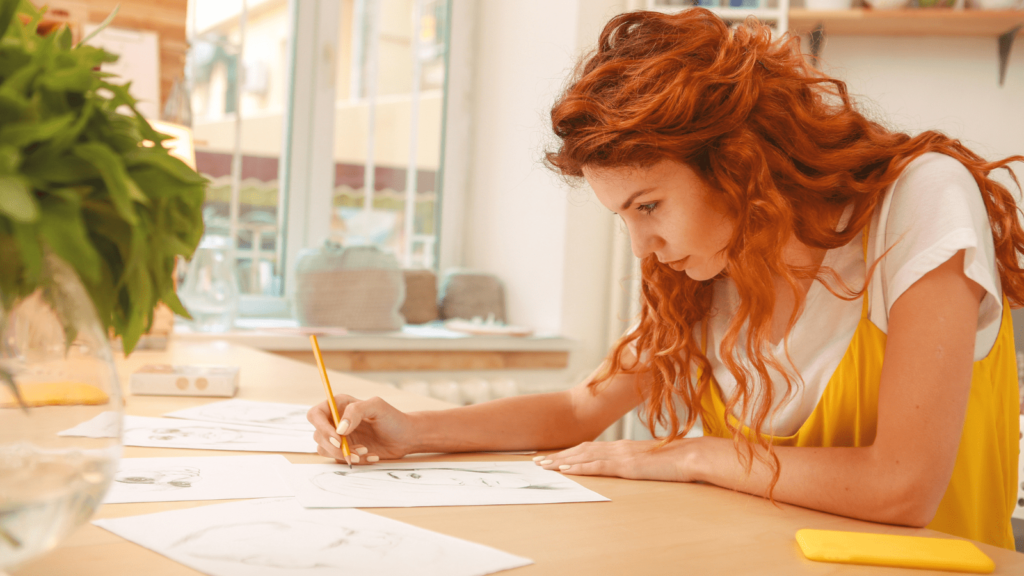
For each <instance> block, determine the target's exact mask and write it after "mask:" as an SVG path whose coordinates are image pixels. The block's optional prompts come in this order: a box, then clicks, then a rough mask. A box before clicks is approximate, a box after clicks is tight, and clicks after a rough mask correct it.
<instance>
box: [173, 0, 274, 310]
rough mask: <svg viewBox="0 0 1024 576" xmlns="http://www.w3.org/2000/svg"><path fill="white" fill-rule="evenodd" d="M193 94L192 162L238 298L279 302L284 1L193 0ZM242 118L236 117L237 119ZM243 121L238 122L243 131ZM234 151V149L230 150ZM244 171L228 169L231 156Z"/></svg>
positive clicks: (210, 227) (208, 223)
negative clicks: (226, 248) (231, 261)
mask: <svg viewBox="0 0 1024 576" xmlns="http://www.w3.org/2000/svg"><path fill="white" fill-rule="evenodd" d="M190 8H191V12H190V29H191V47H190V51H189V61H188V64H187V66H186V71H187V74H188V78H189V84H190V87H191V112H192V127H193V130H194V133H195V139H196V165H197V169H198V170H199V172H200V173H202V174H203V175H205V176H206V177H207V178H209V179H210V186H209V189H208V192H207V198H206V205H205V207H204V215H205V219H206V231H207V234H208V235H223V236H230V235H231V231H232V230H231V229H232V213H231V198H232V194H233V191H234V189H235V188H237V194H238V208H237V214H236V222H235V224H234V225H235V227H236V234H235V245H236V247H237V249H236V255H237V264H238V267H237V271H238V282H239V289H240V292H241V293H242V294H257V295H266V296H279V295H280V294H281V284H282V281H281V270H280V269H279V267H278V262H279V261H280V254H281V250H282V249H283V246H282V244H283V237H282V236H281V233H280V231H281V226H280V215H279V212H280V211H279V206H280V201H281V198H280V197H279V190H280V187H279V185H278V179H279V174H280V169H279V162H280V158H281V146H282V125H283V117H284V115H283V110H284V106H285V90H286V84H287V72H288V70H287V66H288V62H289V59H288V53H287V52H288V34H289V33H290V28H289V12H288V2H287V0H248V1H247V4H246V10H245V11H244V17H243V2H242V0H192V2H191V6H190ZM239 118H240V120H239ZM239 122H240V125H239ZM236 144H237V150H236ZM236 153H238V154H239V155H240V159H241V164H240V171H239V172H238V173H235V172H234V171H233V169H232V168H233V164H234V155H235V154H236Z"/></svg>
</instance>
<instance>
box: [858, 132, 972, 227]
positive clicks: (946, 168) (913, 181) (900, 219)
mask: <svg viewBox="0 0 1024 576" xmlns="http://www.w3.org/2000/svg"><path fill="white" fill-rule="evenodd" d="M875 217H876V218H875V223H876V224H877V225H880V226H882V227H883V229H884V230H885V231H887V232H888V234H886V236H887V237H888V238H887V241H886V242H885V243H884V244H885V245H887V246H888V245H891V242H898V241H899V239H900V238H903V237H904V236H905V235H906V234H907V233H911V234H912V233H914V231H915V230H919V231H924V230H928V229H931V230H934V231H935V232H937V233H938V232H939V231H940V229H944V228H945V229H956V228H975V227H977V226H978V225H982V226H984V225H987V215H986V210H985V203H984V200H983V199H982V195H981V189H980V188H979V187H978V183H977V181H975V179H974V175H973V174H972V173H971V171H970V170H968V169H967V167H966V166H964V165H963V163H961V162H960V161H959V160H957V159H956V158H953V157H952V156H947V155H946V154H941V153H938V152H927V153H925V154H922V155H920V156H918V157H917V158H914V159H913V160H911V161H910V162H909V163H908V164H907V165H906V167H905V168H904V169H903V171H902V172H901V173H900V175H899V177H898V178H897V179H896V181H895V182H894V183H893V184H892V185H891V186H890V187H889V189H888V190H886V192H885V195H884V197H883V199H882V202H881V204H880V206H879V208H878V210H877V212H876V215H875ZM946 231H947V232H948V231H949V230H946Z"/></svg>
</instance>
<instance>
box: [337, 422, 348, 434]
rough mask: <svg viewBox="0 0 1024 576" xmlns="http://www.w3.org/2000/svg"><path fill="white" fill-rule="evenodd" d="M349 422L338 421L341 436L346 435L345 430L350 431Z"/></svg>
mask: <svg viewBox="0 0 1024 576" xmlns="http://www.w3.org/2000/svg"><path fill="white" fill-rule="evenodd" d="M348 424H349V422H348V420H342V421H341V422H338V430H337V432H338V435H339V436H344V435H345V432H348Z"/></svg>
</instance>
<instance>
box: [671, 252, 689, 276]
mask: <svg viewBox="0 0 1024 576" xmlns="http://www.w3.org/2000/svg"><path fill="white" fill-rule="evenodd" d="M689 259H690V257H689V256H687V257H686V258H682V259H680V260H674V261H672V262H666V263H665V265H666V266H668V267H669V268H671V269H673V270H675V271H676V272H682V271H683V270H686V261H687V260H689Z"/></svg>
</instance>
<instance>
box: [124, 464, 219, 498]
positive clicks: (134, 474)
mask: <svg viewBox="0 0 1024 576" xmlns="http://www.w3.org/2000/svg"><path fill="white" fill-rule="evenodd" d="M202 479H203V478H202V474H201V472H200V471H199V468H194V467H192V466H175V467H162V468H132V469H131V470H118V471H117V474H115V475H114V482H117V483H118V484H119V485H121V486H122V489H123V490H129V491H130V492H163V491H166V490H180V489H182V488H191V487H192V486H194V485H195V484H197V483H199V482H201V481H202Z"/></svg>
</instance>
